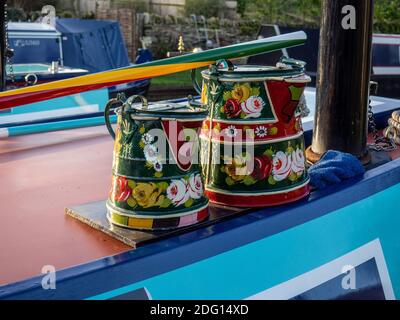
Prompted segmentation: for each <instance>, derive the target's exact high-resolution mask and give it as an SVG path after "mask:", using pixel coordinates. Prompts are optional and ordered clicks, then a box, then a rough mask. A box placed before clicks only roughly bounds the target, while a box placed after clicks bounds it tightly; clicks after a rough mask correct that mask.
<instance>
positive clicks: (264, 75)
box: [202, 58, 305, 81]
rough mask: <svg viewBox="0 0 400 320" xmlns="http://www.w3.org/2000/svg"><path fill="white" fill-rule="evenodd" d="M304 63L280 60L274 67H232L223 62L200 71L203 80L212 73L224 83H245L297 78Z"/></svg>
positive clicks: (302, 69) (286, 59) (302, 72)
mask: <svg viewBox="0 0 400 320" xmlns="http://www.w3.org/2000/svg"><path fill="white" fill-rule="evenodd" d="M304 66H305V63H304V62H302V61H299V60H294V59H289V58H282V59H281V61H280V62H278V63H277V64H276V66H261V65H233V64H232V63H231V62H227V61H225V60H222V61H220V62H219V63H218V62H217V65H216V66H214V68H210V69H209V70H204V71H202V76H203V78H205V79H208V78H210V76H211V74H212V73H214V74H215V75H216V76H217V77H218V79H219V80H222V81H223V80H226V81H247V80H258V79H259V80H262V79H268V78H286V77H294V76H295V77H297V76H299V75H302V74H304Z"/></svg>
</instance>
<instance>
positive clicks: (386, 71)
mask: <svg viewBox="0 0 400 320" xmlns="http://www.w3.org/2000/svg"><path fill="white" fill-rule="evenodd" d="M374 74H375V75H400V67H374Z"/></svg>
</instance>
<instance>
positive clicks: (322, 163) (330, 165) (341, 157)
mask: <svg viewBox="0 0 400 320" xmlns="http://www.w3.org/2000/svg"><path fill="white" fill-rule="evenodd" d="M364 172H365V169H364V167H363V165H362V164H361V162H360V161H359V160H358V159H357V158H356V157H355V156H353V155H352V154H350V153H344V152H340V151H334V150H329V151H327V152H326V153H325V154H324V155H323V156H322V157H321V159H320V160H319V161H318V162H317V163H316V164H314V165H313V166H311V167H310V168H309V170H308V174H309V175H310V183H311V185H312V186H313V187H314V188H317V189H324V188H326V187H328V186H329V185H332V184H337V183H340V182H341V181H343V180H346V179H350V178H353V177H356V176H358V175H361V174H363V173H364Z"/></svg>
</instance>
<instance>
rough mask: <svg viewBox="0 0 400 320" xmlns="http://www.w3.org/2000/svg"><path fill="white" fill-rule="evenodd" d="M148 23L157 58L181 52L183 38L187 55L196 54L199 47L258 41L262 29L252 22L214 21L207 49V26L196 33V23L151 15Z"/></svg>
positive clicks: (146, 31) (209, 23) (147, 32)
mask: <svg viewBox="0 0 400 320" xmlns="http://www.w3.org/2000/svg"><path fill="white" fill-rule="evenodd" d="M146 20H147V21H146V23H145V24H144V28H143V29H144V30H143V36H144V37H147V39H149V40H151V45H149V48H150V49H151V51H152V52H153V55H154V56H155V57H156V58H163V57H165V56H166V54H167V52H168V51H177V50H178V40H179V36H182V37H183V41H184V45H185V51H192V50H193V49H194V48H196V47H202V48H203V49H205V48H213V47H218V46H226V45H230V44H234V43H239V42H244V41H250V40H255V39H256V37H257V32H258V28H259V25H258V24H256V23H254V22H251V21H243V20H229V19H218V18H210V19H207V22H206V25H207V36H208V40H209V41H208V45H207V44H206V32H205V31H206V30H205V28H204V25H203V24H201V23H198V30H196V28H195V25H194V22H193V20H192V19H189V18H178V19H176V18H175V17H173V16H164V17H161V16H158V15H149V18H147V19H146Z"/></svg>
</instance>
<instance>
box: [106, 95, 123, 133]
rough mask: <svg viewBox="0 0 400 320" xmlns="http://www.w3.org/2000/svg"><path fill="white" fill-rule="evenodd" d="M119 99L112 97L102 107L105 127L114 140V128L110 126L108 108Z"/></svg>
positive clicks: (118, 101)
mask: <svg viewBox="0 0 400 320" xmlns="http://www.w3.org/2000/svg"><path fill="white" fill-rule="evenodd" d="M120 102H121V100H119V99H117V98H113V99H110V100H109V101H108V102H107V104H106V107H105V108H104V119H105V123H106V127H107V130H108V132H109V133H110V136H111V137H112V138H113V139H114V140H115V132H114V129H113V128H112V126H111V121H110V108H111V107H112V106H113V105H115V104H117V103H120Z"/></svg>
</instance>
